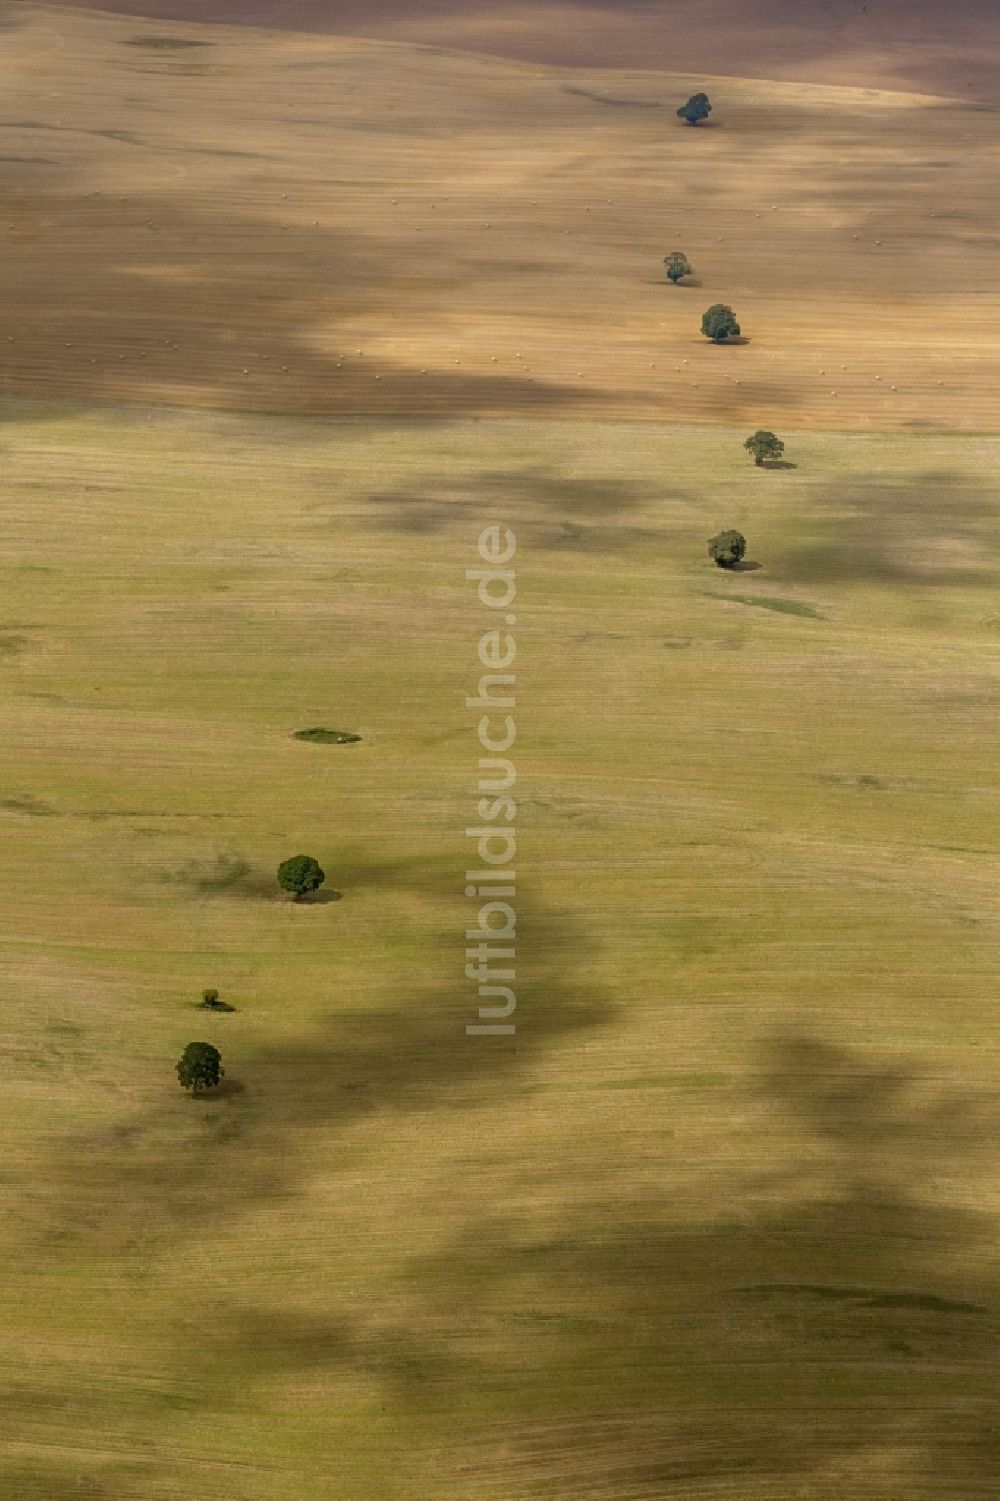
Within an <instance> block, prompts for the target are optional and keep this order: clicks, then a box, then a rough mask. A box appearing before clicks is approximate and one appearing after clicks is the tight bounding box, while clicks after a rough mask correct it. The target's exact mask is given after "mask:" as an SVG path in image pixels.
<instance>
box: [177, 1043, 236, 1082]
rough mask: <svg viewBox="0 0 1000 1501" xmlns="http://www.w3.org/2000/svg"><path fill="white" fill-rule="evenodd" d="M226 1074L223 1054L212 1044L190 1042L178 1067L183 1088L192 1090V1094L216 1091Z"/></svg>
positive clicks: (178, 1074)
mask: <svg viewBox="0 0 1000 1501" xmlns="http://www.w3.org/2000/svg"><path fill="white" fill-rule="evenodd" d="M224 1072H225V1070H224V1069H223V1067H222V1054H221V1053H220V1052H219V1050H218V1048H213V1046H212V1044H211V1043H210V1042H189V1043H188V1045H187V1047H186V1048H185V1049H184V1052H183V1053H182V1054H181V1060H180V1062H179V1063H178V1065H177V1077H178V1079H179V1080H180V1081H181V1088H182V1089H190V1091H191V1093H192V1094H201V1092H202V1090H203V1089H214V1088H215V1086H216V1085H217V1084H218V1082H219V1080H220V1079H221V1078H222V1075H223V1074H224Z"/></svg>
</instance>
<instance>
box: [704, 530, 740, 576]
mask: <svg viewBox="0 0 1000 1501" xmlns="http://www.w3.org/2000/svg"><path fill="white" fill-rule="evenodd" d="M746 550H747V539H746V537H744V536H743V534H742V532H735V531H733V530H731V529H730V530H729V531H726V532H719V534H718V536H716V537H712V538H711V539H710V540H709V544H708V555H709V557H710V558H713V559H714V560H715V562H716V563H718V565H719V567H720V568H735V567H736V565H737V563H739V562H742V560H743V557H744V556H745V554H746Z"/></svg>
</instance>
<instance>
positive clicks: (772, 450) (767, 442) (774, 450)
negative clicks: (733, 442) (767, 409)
mask: <svg viewBox="0 0 1000 1501" xmlns="http://www.w3.org/2000/svg"><path fill="white" fill-rule="evenodd" d="M743 447H744V448H745V449H746V451H747V453H752V454H753V456H754V459H755V461H756V463H757V464H763V462H764V460H765V459H777V458H780V457H781V455H782V454H783V453H784V451H785V445H784V443H782V441H781V439H780V438H778V437H776V436H775V434H774V433H772V432H771V431H770V430H769V429H768V428H766V427H759V428H758V429H757V431H756V432H755V433H751V435H750V437H749V438H748V439H747V440H746V442H745V443H744V445H743Z"/></svg>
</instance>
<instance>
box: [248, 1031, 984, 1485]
mask: <svg viewBox="0 0 1000 1501" xmlns="http://www.w3.org/2000/svg"><path fill="white" fill-rule="evenodd" d="M718 1108H719V1109H728V1110H729V1111H730V1112H731V1114H732V1118H734V1119H736V1118H738V1119H739V1120H740V1121H741V1126H740V1131H741V1135H742V1136H744V1137H745V1139H746V1146H745V1147H742V1148H741V1149H740V1151H739V1152H737V1153H736V1154H734V1155H732V1156H729V1157H724V1158H722V1159H719V1160H717V1161H716V1160H710V1161H707V1162H705V1163H704V1173H703V1176H704V1183H703V1185H701V1191H700V1190H699V1185H698V1181H697V1168H695V1174H696V1176H695V1178H694V1180H692V1179H691V1169H692V1166H693V1164H692V1163H691V1161H690V1160H689V1159H687V1158H685V1156H684V1154H683V1150H679V1149H678V1148H677V1147H675V1146H672V1145H670V1146H668V1145H664V1147H663V1149H662V1151H663V1158H664V1162H663V1174H662V1176H663V1177H664V1178H665V1180H666V1183H667V1185H668V1186H667V1187H665V1188H664V1190H663V1192H662V1194H658V1193H656V1192H655V1191H653V1190H651V1189H646V1190H645V1191H643V1192H637V1193H635V1194H634V1195H628V1194H627V1193H623V1194H621V1195H619V1196H617V1197H615V1198H614V1199H611V1198H607V1199H605V1201H603V1202H601V1201H600V1200H599V1199H596V1198H595V1196H594V1194H593V1192H590V1193H584V1192H581V1191H580V1189H581V1188H582V1186H583V1183H584V1181H585V1179H586V1175H587V1171H588V1165H587V1164H583V1165H582V1166H581V1169H580V1182H579V1183H577V1182H576V1181H575V1180H574V1175H573V1172H572V1169H571V1168H570V1167H569V1165H568V1164H566V1163H565V1162H564V1163H562V1165H561V1168H560V1176H559V1177H558V1178H554V1179H553V1181H552V1183H551V1185H550V1190H551V1199H550V1201H549V1203H548V1204H547V1206H546V1212H545V1217H544V1223H543V1225H537V1224H535V1223H533V1222H532V1221H531V1219H530V1218H524V1217H516V1218H515V1217H513V1216H511V1215H509V1214H505V1213H504V1211H503V1209H502V1208H498V1209H497V1211H496V1213H495V1214H492V1215H490V1216H489V1218H488V1219H485V1220H482V1219H480V1220H478V1221H476V1222H475V1223H471V1224H469V1225H467V1226H466V1227H465V1228H464V1229H463V1230H462V1231H461V1232H460V1233H459V1234H458V1235H457V1236H456V1237H455V1238H454V1239H453V1240H452V1241H451V1242H450V1244H446V1245H445V1247H444V1249H443V1250H441V1251H439V1252H436V1253H433V1254H431V1255H430V1256H427V1257H423V1258H417V1259H416V1260H415V1261H414V1262H413V1263H411V1265H410V1267H409V1269H408V1271H407V1276H406V1286H407V1287H408V1288H409V1289H410V1290H413V1289H416V1297H415V1299H413V1300H412V1301H411V1304H410V1320H409V1324H408V1325H407V1326H406V1329H405V1330H404V1336H405V1347H406V1350H407V1365H406V1376H405V1380H403V1381H398V1380H396V1379H395V1373H394V1371H393V1369H392V1365H391V1362H389V1361H385V1362H379V1361H378V1359H377V1358H376V1357H377V1353H378V1352H380V1351H383V1350H384V1348H385V1347H384V1345H383V1344H381V1343H380V1341H388V1342H389V1344H390V1345H392V1344H393V1343H394V1342H398V1341H399V1338H400V1336H399V1333H398V1331H396V1330H393V1331H392V1332H391V1333H390V1334H389V1335H386V1334H384V1333H382V1334H374V1336H373V1334H371V1333H368V1334H366V1333H365V1329H364V1325H363V1320H361V1319H358V1320H356V1321H355V1325H354V1330H353V1332H351V1331H350V1329H349V1328H348V1329H347V1330H345V1329H344V1327H343V1326H342V1325H341V1326H338V1327H337V1329H336V1331H335V1332H334V1334H333V1335H331V1331H330V1330H329V1329H327V1330H326V1331H324V1329H323V1328H322V1326H319V1325H317V1326H316V1327H315V1329H314V1334H315V1338H316V1346H315V1348H316V1350H317V1351H318V1352H321V1354H320V1358H321V1359H323V1358H325V1359H328V1360H330V1361H331V1362H333V1363H335V1364H339V1363H342V1362H346V1363H347V1364H348V1365H349V1366H350V1367H351V1368H352V1369H357V1370H358V1371H365V1370H368V1371H370V1370H371V1369H372V1365H373V1359H374V1362H375V1367H376V1369H379V1368H381V1372H382V1375H383V1378H384V1379H385V1381H386V1383H387V1385H388V1387H389V1388H390V1390H391V1391H392V1393H393V1395H394V1397H395V1400H396V1401H397V1402H400V1403H404V1404H405V1403H412V1404H413V1406H414V1407H415V1408H416V1407H419V1405H420V1404H421V1391H422V1389H423V1390H424V1391H426V1388H425V1387H423V1388H422V1383H421V1382H420V1381H419V1380H418V1381H417V1382H416V1384H415V1385H414V1384H413V1377H414V1374H416V1375H417V1376H418V1377H423V1378H424V1381H431V1380H434V1379H438V1380H440V1379H441V1374H442V1372H445V1373H448V1372H449V1371H450V1379H451V1380H452V1381H453V1382H454V1383H455V1386H456V1395H455V1398H454V1400H456V1401H458V1400H460V1398H459V1396H458V1395H457V1389H458V1388H459V1387H460V1385H461V1384H462V1383H468V1382H469V1381H470V1380H471V1381H473V1382H474V1383H476V1384H477V1385H479V1386H480V1388H481V1389H482V1390H483V1391H485V1392H490V1393H493V1394H494V1397H495V1399H496V1400H495V1403H494V1405H495V1407H496V1409H497V1411H498V1412H499V1413H501V1414H502V1415H501V1416H498V1417H496V1418H493V1419H490V1420H485V1419H481V1420H480V1421H479V1424H478V1431H474V1428H473V1424H472V1423H471V1422H469V1423H466V1424H464V1425H463V1434H464V1438H463V1444H464V1446H467V1445H468V1444H469V1443H470V1441H471V1442H472V1443H473V1444H474V1445H476V1447H477V1449H478V1455H479V1458H478V1461H473V1460H471V1459H470V1458H469V1455H468V1449H467V1447H465V1448H464V1452H465V1453H466V1460H467V1463H468V1464H469V1465H470V1466H471V1469H470V1470H467V1471H466V1473H470V1472H471V1471H475V1473H477V1474H478V1476H479V1478H480V1479H481V1480H484V1481H485V1480H495V1481H497V1482H499V1480H500V1478H501V1476H502V1475H503V1474H504V1473H506V1474H508V1475H509V1474H510V1473H511V1472H512V1467H513V1470H514V1471H516V1473H517V1475H518V1476H519V1477H520V1483H521V1485H522V1487H523V1492H519V1494H520V1493H523V1494H525V1495H528V1494H531V1495H535V1494H538V1495H549V1494H551V1495H560V1496H561V1495H564V1494H565V1495H571V1494H579V1493H580V1491H581V1488H582V1487H583V1486H584V1484H585V1485H586V1488H587V1490H588V1493H589V1492H590V1491H592V1492H593V1493H594V1494H595V1495H596V1494H597V1493H598V1491H600V1493H601V1494H604V1493H605V1491H607V1493H608V1494H611V1493H612V1492H614V1494H623V1495H624V1494H629V1495H631V1494H635V1495H640V1494H641V1495H644V1496H645V1495H650V1496H652V1495H656V1496H663V1497H667V1496H669V1497H674V1496H676V1497H677V1498H678V1501H681V1498H682V1497H683V1498H686V1497H687V1496H688V1495H691V1494H694V1493H695V1489H697V1493H698V1494H699V1495H700V1494H702V1488H706V1489H705V1491H704V1493H705V1494H706V1495H708V1494H715V1491H714V1490H709V1489H708V1487H711V1486H713V1485H721V1484H730V1485H731V1484H732V1481H733V1477H734V1476H737V1475H738V1476H739V1477H740V1481H741V1483H742V1484H743V1486H744V1487H745V1488H746V1494H750V1493H751V1492H752V1493H753V1494H755V1495H756V1494H757V1488H758V1487H760V1488H761V1489H760V1493H761V1494H762V1495H763V1494H781V1495H785V1494H791V1493H792V1491H791V1488H792V1487H803V1486H805V1487H811V1486H816V1487H829V1489H826V1488H823V1489H822V1490H820V1489H817V1490H815V1491H814V1490H812V1489H809V1490H808V1491H802V1490H799V1489H796V1490H795V1494H807V1493H808V1494H809V1495H812V1494H816V1495H820V1494H822V1495H824V1496H825V1495H827V1494H830V1495H831V1496H832V1495H834V1494H838V1495H844V1494H860V1490H859V1489H858V1488H857V1487H858V1485H859V1484H860V1482H859V1481H858V1477H859V1476H860V1475H864V1476H865V1482H864V1494H865V1495H866V1497H869V1498H878V1501H930V1498H932V1497H935V1496H938V1495H941V1494H945V1493H948V1494H951V1493H952V1490H953V1488H956V1487H959V1486H964V1487H965V1489H961V1490H959V1489H955V1490H954V1493H955V1494H963V1495H969V1496H972V1495H976V1496H979V1495H987V1494H990V1485H991V1483H992V1476H993V1475H994V1474H995V1467H996V1464H997V1462H998V1460H1000V1432H998V1431H997V1429H996V1426H995V1423H994V1420H993V1411H992V1409H993V1403H992V1397H991V1391H992V1382H993V1380H995V1375H996V1366H997V1356H996V1349H997V1343H998V1340H1000V1286H998V1281H997V1275H996V1272H995V1269H994V1264H993V1255H992V1248H993V1245H994V1243H995V1224H994V1223H993V1221H992V1220H991V1219H990V1217H988V1216H987V1215H985V1214H980V1213H979V1212H978V1211H976V1210H974V1209H970V1208H968V1207H965V1206H963V1205H960V1204H956V1203H950V1202H948V1200H947V1198H946V1197H944V1196H943V1195H942V1194H941V1193H940V1192H939V1190H938V1188H937V1186H936V1184H937V1177H938V1175H940V1176H941V1178H943V1179H945V1180H946V1179H947V1178H948V1176H949V1174H951V1173H952V1172H953V1171H954V1169H955V1167H956V1165H962V1166H964V1167H968V1166H969V1165H970V1164H971V1163H972V1162H973V1161H974V1160H975V1157H976V1155H977V1154H986V1153H987V1152H988V1151H989V1143H990V1142H991V1141H993V1140H994V1139H995V1136H996V1131H997V1128H998V1125H1000V1097H998V1096H997V1094H996V1093H995V1092H990V1093H985V1092H983V1093H977V1092H976V1091H975V1090H970V1089H969V1088H967V1087H963V1085H962V1083H961V1082H960V1081H959V1080H957V1079H956V1080H955V1081H954V1082H952V1083H946V1084H941V1083H940V1082H938V1080H937V1076H936V1073H930V1072H927V1071H925V1070H924V1069H922V1068H921V1067H920V1066H919V1065H917V1064H914V1063H912V1062H911V1063H902V1062H900V1061H899V1058H898V1055H895V1054H894V1055H893V1059H892V1061H891V1062H888V1063H883V1062H881V1061H878V1060H875V1061H873V1060H871V1059H869V1058H866V1057H865V1056H863V1055H861V1054H860V1053H858V1052H855V1051H853V1050H850V1049H847V1048H842V1047H839V1046H837V1045H835V1044H831V1043H828V1042H825V1041H819V1040H817V1039H815V1038H813V1037H809V1036H802V1035H794V1034H791V1035H787V1036H778V1037H775V1038H774V1039H772V1040H770V1041H769V1042H767V1043H766V1044H765V1045H764V1046H763V1048H762V1049H761V1055H760V1059H759V1063H758V1067H757V1070H756V1073H755V1077H754V1078H753V1079H752V1080H750V1081H748V1082H747V1083H746V1084H744V1085H743V1086H739V1087H737V1088H735V1089H734V1090H733V1091H732V1092H730V1093H729V1095H728V1097H722V1098H720V1103H719V1106H718ZM748 1119H749V1120H750V1121H752V1122H754V1123H755V1129H756V1130H758V1131H759V1133H760V1142H761V1145H760V1149H759V1153H758V1154H757V1159H758V1160H755V1149H754V1128H752V1129H751V1131H750V1132H749V1134H748V1133H747V1125H746V1123H747V1121H748ZM666 1120H670V1121H671V1122H672V1123H674V1124H675V1125H676V1126H677V1127H678V1130H677V1132H676V1133H674V1134H675V1135H676V1136H682V1134H683V1123H684V1112H683V1108H681V1109H678V1106H677V1097H676V1096H673V1095H672V1096H671V1097H670V1103H669V1104H665V1107H664V1121H666ZM776 1138H777V1140H778V1143H779V1145H782V1144H783V1145H785V1146H786V1148H787V1149H788V1150H786V1151H785V1152H784V1153H783V1154H777V1156H776V1154H775V1152H774V1147H775V1141H776ZM772 1164H774V1165H772ZM498 1166H499V1159H498ZM484 1171H487V1169H485V1168H484ZM672 1173H673V1174H674V1175H675V1178H676V1182H677V1184H678V1185H679V1186H681V1185H683V1189H682V1191H681V1192H680V1193H677V1192H675V1191H672V1190H671V1188H670V1187H669V1184H670V1183H671V1181H672V1179H671V1174H672ZM678 1175H679V1176H678ZM692 1181H693V1182H694V1185H695V1191H694V1193H693V1194H692V1192H691V1188H692ZM686 1198H687V1199H689V1200H691V1199H693V1201H694V1202H695V1203H696V1204H697V1203H702V1202H714V1205H715V1208H714V1209H713V1210H712V1211H710V1212H709V1213H708V1214H707V1215H705V1217H704V1218H701V1219H699V1218H698V1215H697V1213H696V1214H695V1215H694V1216H693V1217H691V1218H688V1217H685V1215H684V1213H683V1209H682V1208H681V1207H680V1206H682V1205H683V1203H684V1201H685V1199H686ZM560 1205H562V1213H561V1215H560V1213H559V1206H560ZM553 1224H558V1229H555V1230H553V1229H552V1226H553ZM496 1309H502V1310H503V1318H504V1327H505V1329H506V1330H507V1331H508V1333H507V1335H506V1337H505V1336H504V1335H503V1334H500V1335H498V1334H497V1331H496V1329H495V1326H494V1322H493V1313H494V1311H495V1310H496ZM269 1317H272V1315H270V1314H265V1313H260V1314H258V1315H257V1316H256V1317H251V1318H250V1319H249V1320H248V1327H247V1331H246V1334H247V1344H246V1356H247V1358H248V1359H253V1358H254V1357H255V1356H256V1357H257V1358H259V1359H261V1360H262V1361H264V1362H265V1364H266V1365H269V1363H270V1362H272V1361H277V1362H278V1364H279V1366H280V1365H281V1363H282V1361H283V1360H284V1359H285V1352H286V1351H287V1349H288V1347H287V1346H286V1345H285V1343H284V1342H283V1339H282V1336H281V1332H280V1323H272V1324H271V1327H270V1330H267V1329H266V1328H265V1326H264V1324H263V1323H262V1320H266V1319H268V1318H269ZM345 1317H347V1318H348V1319H349V1318H350V1315H349V1314H347V1315H345ZM442 1328H451V1329H454V1330H456V1331H460V1333H456V1335H455V1337H454V1340H453V1342H452V1343H451V1344H450V1345H449V1344H447V1343H445V1344H444V1345H442V1341H441V1339H440V1337H439V1336H438V1337H434V1338H431V1337H430V1336H429V1335H425V1336H424V1341H423V1353H421V1336H420V1330H421V1329H424V1330H425V1331H426V1330H437V1331H440V1330H441V1329H442ZM295 1348H297V1349H299V1350H304V1349H309V1348H310V1336H309V1331H308V1327H307V1326H304V1325H302V1324H301V1323H300V1324H299V1325H298V1327H297V1328H296V1331H295ZM469 1350H475V1351H477V1352H479V1354H478V1361H479V1368H478V1370H477V1371H476V1370H474V1371H472V1372H470V1371H469V1370H468V1369H467V1356H466V1354H465V1352H467V1351H469ZM484 1350H487V1351H489V1352H491V1353H488V1354H486V1355H483V1354H482V1352H483V1351H484ZM931 1372H932V1373H933V1385H932V1393H933V1394H931V1393H930V1392H928V1394H927V1395H926V1396H924V1397H923V1398H922V1399H921V1400H920V1401H919V1402H917V1404H916V1406H915V1405H914V1393H915V1392H922V1391H924V1389H925V1387H924V1383H925V1382H926V1380H927V1379H928V1373H931ZM977 1391H978V1392H979V1393H980V1395H979V1397H978V1398H977V1397H976V1396H975V1395H973V1393H975V1392H977ZM750 1393H752V1394H753V1396H752V1400H748V1399H749V1395H750ZM883 1454H884V1455H886V1456H888V1463H889V1468H888V1469H887V1470H886V1472H885V1474H884V1475H883V1474H882V1472H881V1471H879V1469H878V1465H879V1462H880V1457H881V1456H882V1455H883ZM893 1455H896V1456H899V1455H903V1456H905V1458H904V1459H903V1460H900V1461H899V1465H900V1468H896V1466H895V1464H893V1462H892V1456H893ZM917 1461H918V1462H917ZM869 1464H871V1465H873V1466H874V1467H875V1468H874V1470H873V1471H872V1472H871V1474H869V1472H868V1466H869ZM883 1480H884V1485H883V1484H882V1481H883Z"/></svg>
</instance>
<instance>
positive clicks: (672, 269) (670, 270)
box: [663, 250, 694, 281]
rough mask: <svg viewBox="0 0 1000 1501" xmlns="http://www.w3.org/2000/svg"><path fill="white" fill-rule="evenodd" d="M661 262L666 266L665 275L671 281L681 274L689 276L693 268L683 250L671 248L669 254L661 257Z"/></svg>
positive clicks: (678, 277) (677, 278) (676, 279)
mask: <svg viewBox="0 0 1000 1501" xmlns="http://www.w3.org/2000/svg"><path fill="white" fill-rule="evenodd" d="M663 264H664V265H665V266H666V268H667V276H668V277H669V278H670V280H671V281H678V280H679V279H680V278H681V277H682V276H690V275H691V272H692V271H693V270H694V267H693V266H692V265H691V262H690V261H689V260H688V258H687V256H686V255H685V254H684V252H683V250H671V252H670V254H669V255H665V256H664V257H663Z"/></svg>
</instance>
